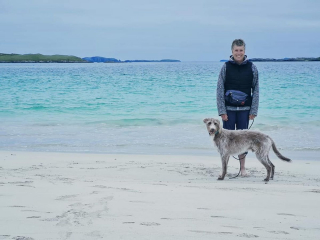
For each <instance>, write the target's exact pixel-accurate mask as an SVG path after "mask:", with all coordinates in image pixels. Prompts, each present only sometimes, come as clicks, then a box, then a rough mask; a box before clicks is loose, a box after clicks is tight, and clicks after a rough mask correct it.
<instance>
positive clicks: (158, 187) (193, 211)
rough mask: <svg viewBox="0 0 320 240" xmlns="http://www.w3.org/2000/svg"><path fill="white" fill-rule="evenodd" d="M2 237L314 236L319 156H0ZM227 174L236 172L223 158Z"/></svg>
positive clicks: (319, 209) (318, 224) (319, 199)
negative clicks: (270, 166)
mask: <svg viewBox="0 0 320 240" xmlns="http://www.w3.org/2000/svg"><path fill="white" fill-rule="evenodd" d="M0 160H1V167H0V174H1V175H0V176H1V178H0V239H25V240H26V239H40V240H42V239H77V240H79V239H86V240H87V239H139V240H141V239H161V240H163V239H175V240H176V239H183V240H185V239H246V238H256V239H319V236H320V161H312V160H307V161H302V160H294V161H293V163H286V162H282V161H281V160H279V159H276V158H275V157H273V158H272V161H273V163H274V164H275V166H276V174H275V180H273V181H270V182H269V183H268V184H265V183H264V182H263V179H264V177H265V174H266V171H265V169H264V168H263V166H262V165H261V164H260V163H259V162H258V161H257V160H256V159H255V158H254V156H253V155H251V157H250V158H249V159H248V160H247V169H248V172H249V173H250V176H249V177H247V178H237V179H232V180H231V179H228V178H227V179H225V180H224V181H218V180H217V177H218V175H219V172H220V169H221V166H220V159H219V158H217V157H208V156H165V155H163V156H146V155H145V156H138V155H103V154H71V153H70V154H69V153H26V152H0ZM229 173H232V174H236V173H238V162H237V161H236V160H230V164H229Z"/></svg>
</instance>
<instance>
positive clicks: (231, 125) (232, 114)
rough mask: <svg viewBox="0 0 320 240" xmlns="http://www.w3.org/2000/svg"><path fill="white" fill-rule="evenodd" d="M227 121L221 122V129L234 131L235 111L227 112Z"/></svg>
mask: <svg viewBox="0 0 320 240" xmlns="http://www.w3.org/2000/svg"><path fill="white" fill-rule="evenodd" d="M227 115H228V121H223V128H224V129H228V130H235V129H236V111H229V110H227Z"/></svg>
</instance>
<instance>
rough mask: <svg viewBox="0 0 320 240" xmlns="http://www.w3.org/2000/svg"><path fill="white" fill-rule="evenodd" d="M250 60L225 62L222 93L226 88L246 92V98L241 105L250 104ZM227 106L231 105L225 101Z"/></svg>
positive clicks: (251, 80) (251, 76)
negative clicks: (239, 62)
mask: <svg viewBox="0 0 320 240" xmlns="http://www.w3.org/2000/svg"><path fill="white" fill-rule="evenodd" d="M252 82H253V72H252V62H249V61H248V62H247V63H246V64H242V65H238V64H233V63H231V62H226V81H225V83H224V91H225V92H224V93H226V91H227V90H238V91H241V92H244V93H246V94H248V100H247V101H246V103H245V104H244V105H243V106H251V104H252V96H251V91H252ZM226 105H227V106H233V105H232V104H230V103H227V102H226Z"/></svg>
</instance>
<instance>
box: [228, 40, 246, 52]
mask: <svg viewBox="0 0 320 240" xmlns="http://www.w3.org/2000/svg"><path fill="white" fill-rule="evenodd" d="M235 45H236V46H238V47H241V46H244V48H246V43H245V42H244V41H243V40H242V39H240V38H239V39H235V40H233V42H232V45H231V50H232V49H233V47H234V46H235Z"/></svg>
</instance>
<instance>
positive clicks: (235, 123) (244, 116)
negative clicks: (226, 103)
mask: <svg viewBox="0 0 320 240" xmlns="http://www.w3.org/2000/svg"><path fill="white" fill-rule="evenodd" d="M249 113H250V110H245V111H229V110H227V115H228V121H226V122H225V121H223V128H224V129H229V130H235V129H237V130H238V129H248V126H249Z"/></svg>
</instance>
